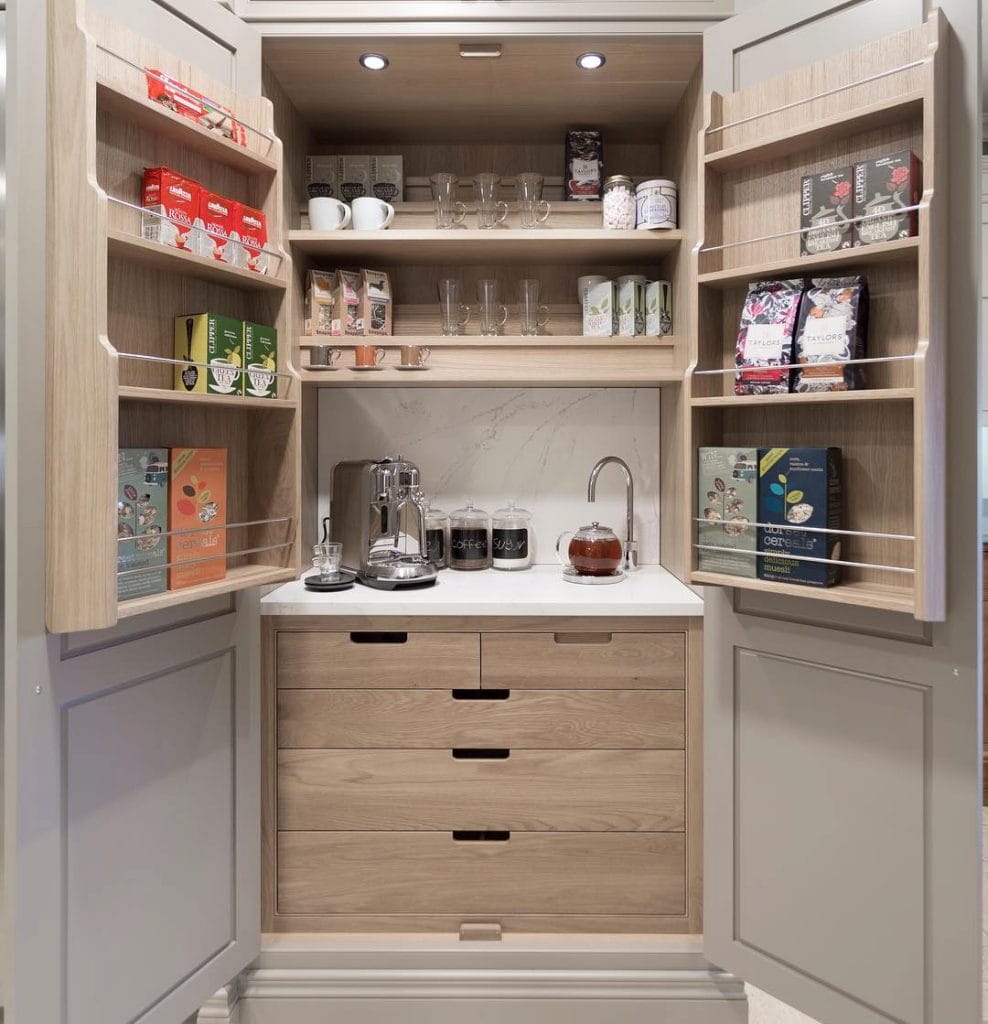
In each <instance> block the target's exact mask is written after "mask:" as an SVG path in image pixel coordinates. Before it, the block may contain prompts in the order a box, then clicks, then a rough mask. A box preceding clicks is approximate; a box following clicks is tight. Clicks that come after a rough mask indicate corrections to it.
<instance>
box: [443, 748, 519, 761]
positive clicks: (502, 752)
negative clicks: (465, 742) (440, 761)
mask: <svg viewBox="0 0 988 1024" xmlns="http://www.w3.org/2000/svg"><path fill="white" fill-rule="evenodd" d="M452 753H453V757H455V758H457V759H458V760H461V761H471V760H472V761H480V760H491V761H504V760H505V759H506V758H509V757H510V756H511V751H510V750H509V749H508V748H507V747H454V748H453V752H452Z"/></svg>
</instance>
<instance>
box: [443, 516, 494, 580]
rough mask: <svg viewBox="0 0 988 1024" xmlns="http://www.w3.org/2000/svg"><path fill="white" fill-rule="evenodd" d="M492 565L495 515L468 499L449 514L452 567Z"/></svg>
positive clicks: (482, 567)
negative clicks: (492, 525)
mask: <svg viewBox="0 0 988 1024" xmlns="http://www.w3.org/2000/svg"><path fill="white" fill-rule="evenodd" d="M490 565H491V517H490V515H489V514H488V513H487V512H485V511H484V510H483V509H482V508H474V506H473V502H472V501H468V502H467V503H466V505H465V506H464V507H463V508H458V509H457V510H456V511H455V512H452V513H450V517H449V567H450V568H451V569H489V568H490Z"/></svg>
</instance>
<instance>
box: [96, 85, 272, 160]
mask: <svg viewBox="0 0 988 1024" xmlns="http://www.w3.org/2000/svg"><path fill="white" fill-rule="evenodd" d="M96 103H97V106H98V107H99V108H100V109H101V110H106V111H108V112H109V113H111V114H114V115H115V116H117V117H121V118H126V119H127V120H128V121H131V122H133V123H134V124H136V125H138V126H139V127H141V128H144V129H146V130H147V131H150V132H153V133H154V134H155V135H157V136H159V137H160V138H163V139H169V140H170V141H172V142H176V143H178V144H179V145H181V146H182V147H184V148H185V149H191V150H194V151H195V152H197V153H201V154H202V155H203V156H205V157H207V158H208V159H210V160H214V161H216V162H217V163H221V164H225V165H226V166H227V167H232V168H233V169H234V170H237V171H241V172H243V173H245V174H274V173H275V172H276V171H277V170H278V161H277V160H274V159H272V158H271V157H267V156H263V155H262V154H260V153H258V152H256V151H254V150H252V149H250V148H248V147H247V146H241V145H239V144H238V143H236V142H232V141H231V140H230V139H228V138H226V136H224V135H221V134H220V133H219V132H217V131H210V130H209V129H208V128H202V127H200V126H199V125H197V124H196V123H195V122H194V121H191V120H190V119H189V118H187V117H182V116H181V115H180V114H176V113H174V112H173V111H171V110H169V109H168V108H167V107H164V106H162V105H161V104H160V103H155V102H154V101H153V100H149V99H148V98H147V97H146V96H139V95H136V94H135V93H133V92H131V91H130V90H129V89H128V88H127V87H126V86H124V85H123V84H121V83H120V82H115V81H112V80H110V79H108V78H106V77H105V76H103V75H97V77H96ZM252 136H253V137H258V138H261V137H262V136H257V135H256V133H254V132H251V131H250V130H249V129H248V130H247V138H248V142H249V141H250V138H251V137H252ZM265 141H267V140H265Z"/></svg>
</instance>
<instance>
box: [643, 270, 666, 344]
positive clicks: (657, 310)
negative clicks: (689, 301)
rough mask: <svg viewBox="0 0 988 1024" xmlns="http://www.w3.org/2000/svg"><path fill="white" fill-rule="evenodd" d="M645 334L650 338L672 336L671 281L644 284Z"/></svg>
mask: <svg viewBox="0 0 988 1024" xmlns="http://www.w3.org/2000/svg"><path fill="white" fill-rule="evenodd" d="M645 333H646V334H647V335H648V336H649V337H650V338H659V337H661V336H662V335H664V334H672V282H671V281H649V282H647V283H646V285H645Z"/></svg>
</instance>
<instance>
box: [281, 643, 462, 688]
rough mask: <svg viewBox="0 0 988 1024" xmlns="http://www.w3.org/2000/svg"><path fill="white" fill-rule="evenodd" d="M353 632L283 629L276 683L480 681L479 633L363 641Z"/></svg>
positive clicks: (451, 684) (446, 684)
mask: <svg viewBox="0 0 988 1024" xmlns="http://www.w3.org/2000/svg"><path fill="white" fill-rule="evenodd" d="M355 635H356V634H351V633H279V635H278V686H279V687H288V688H294V687H299V688H305V687H353V688H365V687H366V688H371V687H375V688H376V687H380V688H386V689H392V688H394V687H396V686H400V687H408V688H426V689H430V688H431V689H441V690H452V689H455V688H457V687H466V688H469V687H475V686H479V685H480V638H479V636H478V634H476V633H407V634H404V636H405V639H404V641H403V642H401V643H359V642H355V641H354V639H353V636H355Z"/></svg>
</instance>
